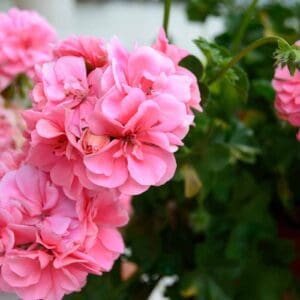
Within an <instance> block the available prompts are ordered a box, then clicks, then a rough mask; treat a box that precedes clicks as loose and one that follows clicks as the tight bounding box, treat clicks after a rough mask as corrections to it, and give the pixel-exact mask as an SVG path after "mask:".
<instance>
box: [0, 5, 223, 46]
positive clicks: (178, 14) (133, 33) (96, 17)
mask: <svg viewBox="0 0 300 300" xmlns="http://www.w3.org/2000/svg"><path fill="white" fill-rule="evenodd" d="M184 2H185V1H179V2H177V1H175V3H174V8H173V10H172V17H171V24H170V28H171V31H170V33H171V36H172V38H173V39H174V40H176V43H177V44H179V45H182V46H184V47H185V48H188V49H189V50H191V51H195V50H196V48H195V46H194V45H193V43H192V40H193V39H194V38H195V37H196V36H198V35H199V34H200V35H202V36H204V37H207V38H209V39H212V38H213V37H214V36H216V34H218V33H220V32H221V30H222V21H221V20H220V19H219V18H215V17H212V18H209V20H207V22H206V23H205V24H202V25H201V26H200V25H199V24H193V23H189V22H188V20H187V17H186V14H185V3H184ZM14 5H17V6H19V7H20V8H24V9H35V10H37V11H38V12H39V13H41V14H42V15H43V16H45V17H46V18H47V19H48V20H49V22H50V23H51V24H53V25H54V27H55V28H56V29H57V31H58V33H59V35H60V37H61V38H64V37H67V36H69V35H72V34H76V35H80V34H81V35H93V36H100V37H103V38H105V39H110V38H112V37H113V36H115V35H116V36H118V37H119V38H120V39H121V40H122V41H123V42H124V43H125V45H126V46H128V47H132V46H133V45H134V43H135V42H137V43H138V44H149V43H151V42H152V41H153V40H154V39H155V37H156V33H157V32H158V30H159V26H160V25H161V23H162V17H163V3H162V2H161V1H152V0H148V1H141V0H140V1H138V0H136V1H132V0H120V1H115V0H107V1H104V0H63V1H62V0H50V1H42V0H15V1H13V0H0V10H7V9H9V8H10V7H12V6H14ZM178 28H180V31H179V30H178ZM196 51H197V50H196Z"/></svg>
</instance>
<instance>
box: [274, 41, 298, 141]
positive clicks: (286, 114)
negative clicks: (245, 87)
mask: <svg viewBox="0 0 300 300" xmlns="http://www.w3.org/2000/svg"><path fill="white" fill-rule="evenodd" d="M296 45H300V42H297V43H296ZM273 88H274V89H275V92H276V99H275V109H276V111H277V114H278V116H279V117H280V118H281V119H283V120H286V121H288V122H289V123H290V124H291V125H292V126H295V127H297V128H300V71H299V70H295V73H294V74H293V75H291V74H290V71H289V69H288V67H287V66H285V67H283V68H282V67H278V68H277V69H276V71H275V75H274V79H273ZM298 139H299V140H300V133H298Z"/></svg>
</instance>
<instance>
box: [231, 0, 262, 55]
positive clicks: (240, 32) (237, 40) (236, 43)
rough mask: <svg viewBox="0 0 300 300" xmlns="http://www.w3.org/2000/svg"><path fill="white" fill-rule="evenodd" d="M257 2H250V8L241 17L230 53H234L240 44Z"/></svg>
mask: <svg viewBox="0 0 300 300" xmlns="http://www.w3.org/2000/svg"><path fill="white" fill-rule="evenodd" d="M257 2H258V0H252V3H251V4H250V6H249V7H248V9H247V10H246V13H245V15H244V17H243V20H242V23H241V25H240V26H239V29H238V32H237V34H236V36H235V39H234V40H233V43H232V51H233V52H236V51H237V50H238V48H239V46H240V44H241V41H242V39H243V36H244V34H245V31H246V29H247V27H248V25H249V22H250V19H251V17H252V15H253V13H254V10H255V8H256V4H257Z"/></svg>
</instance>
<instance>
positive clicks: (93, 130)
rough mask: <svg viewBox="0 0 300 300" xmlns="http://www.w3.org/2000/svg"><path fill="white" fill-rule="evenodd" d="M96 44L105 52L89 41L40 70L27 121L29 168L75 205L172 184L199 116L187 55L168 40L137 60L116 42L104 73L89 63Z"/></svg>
mask: <svg viewBox="0 0 300 300" xmlns="http://www.w3.org/2000/svg"><path fill="white" fill-rule="evenodd" d="M95 45H98V46H99V45H101V47H100V46H99V47H100V48H101V49H102V44H99V42H96V40H90V39H88V38H87V39H83V38H81V39H71V40H69V41H66V42H63V43H62V45H61V46H60V47H58V49H57V51H56V55H57V58H56V59H55V60H53V61H51V62H49V63H46V64H44V65H43V66H42V67H41V68H40V69H39V70H38V75H37V83H36V85H35V87H34V89H33V93H32V98H33V104H34V109H33V110H30V111H27V112H25V114H24V116H25V119H26V121H27V125H28V129H29V133H30V145H31V149H30V151H29V157H28V162H29V163H30V164H33V165H34V166H37V167H39V168H42V169H43V170H45V171H48V172H50V174H51V178H52V180H53V181H54V182H55V183H56V184H57V185H60V186H62V187H63V188H64V191H65V192H66V193H67V194H68V195H69V196H70V197H72V198H73V199H78V198H80V197H81V194H82V192H83V188H86V189H89V190H97V189H99V188H102V187H105V188H116V189H118V190H119V191H120V192H122V193H125V194H129V195H135V194H140V193H142V192H144V191H145V190H147V189H148V188H149V187H150V186H152V185H154V186H159V185H162V184H164V183H165V182H167V181H168V180H170V179H171V178H172V177H173V175H174V172H175V169H176V162H175V158H174V152H176V151H177V150H178V148H179V147H180V146H182V145H183V143H182V139H183V138H184V137H185V136H186V134H187V133H188V131H189V128H190V126H191V125H192V124H193V119H194V113H193V111H192V109H198V110H201V107H200V93H199V90H198V86H197V80H196V78H195V77H194V75H193V74H192V73H190V72H189V71H188V70H185V69H184V68H181V67H180V66H179V65H178V60H179V59H180V58H182V57H183V56H184V55H186V52H185V51H183V50H180V49H179V48H177V47H175V46H172V45H169V44H168V43H167V40H166V38H165V37H163V36H162V37H161V41H160V42H159V43H158V46H157V48H158V49H155V48H153V47H136V48H135V50H134V51H132V53H129V52H128V51H127V50H126V49H125V48H124V47H122V45H120V43H119V42H118V41H117V40H115V39H114V40H113V41H112V42H111V43H110V44H109V45H108V47H107V48H108V51H107V53H108V57H107V63H105V64H103V65H102V64H100V65H101V67H96V65H97V64H95V63H90V62H92V61H94V62H95V57H96V56H97V55H96V52H97V51H98V50H99V49H98V48H97V47H98V46H97V47H96V46H95ZM83 49H84V51H83ZM93 49H95V51H96V52H93ZM97 49H98V50H97ZM102 50H103V51H102ZM102 50H101V51H102V52H103V53H106V52H105V49H104V48H103V49H102ZM101 51H100V50H99V51H98V52H99V56H101V55H102V56H103V55H104V54H103V53H102V52H101ZM101 53H102V54H101ZM93 54H94V55H95V57H94V56H91V55H93ZM63 55H66V56H63ZM73 55H75V56H73ZM88 60H89V61H90V62H88V65H87V61H88ZM98 62H99V61H98Z"/></svg>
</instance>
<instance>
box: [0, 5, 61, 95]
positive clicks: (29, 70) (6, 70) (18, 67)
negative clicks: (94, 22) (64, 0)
mask: <svg viewBox="0 0 300 300" xmlns="http://www.w3.org/2000/svg"><path fill="white" fill-rule="evenodd" d="M55 41H56V33H55V31H54V29H53V28H52V27H51V26H50V25H49V24H48V23H47V22H46V20H44V19H43V18H42V17H41V16H39V15H38V14H37V13H35V12H33V11H25V10H24V11H21V10H19V9H16V8H12V9H11V10H9V11H8V13H0V45H1V47H0V91H1V90H3V89H4V88H6V87H7V86H8V85H9V84H10V83H11V81H12V80H13V79H14V78H15V77H16V76H17V75H19V74H23V73H25V74H27V75H28V76H30V77H32V75H33V67H34V65H35V64H37V63H42V62H45V61H47V60H49V59H50V58H51V55H52V50H51V47H50V44H52V43H54V42H55Z"/></svg>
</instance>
